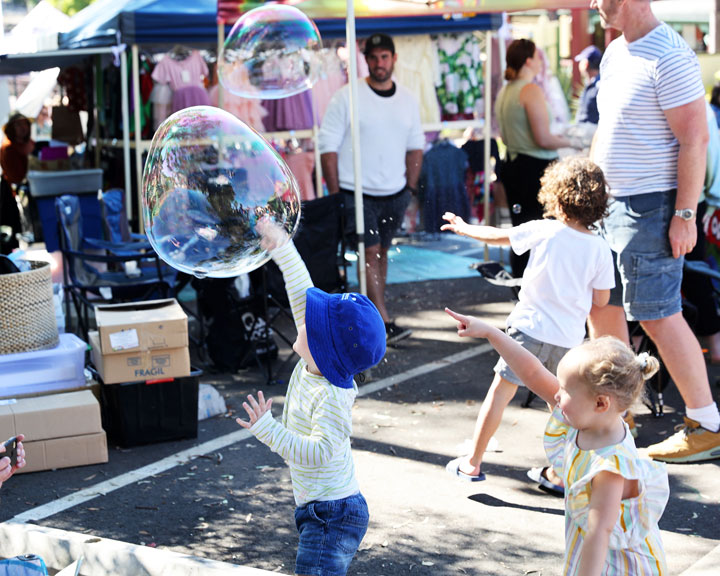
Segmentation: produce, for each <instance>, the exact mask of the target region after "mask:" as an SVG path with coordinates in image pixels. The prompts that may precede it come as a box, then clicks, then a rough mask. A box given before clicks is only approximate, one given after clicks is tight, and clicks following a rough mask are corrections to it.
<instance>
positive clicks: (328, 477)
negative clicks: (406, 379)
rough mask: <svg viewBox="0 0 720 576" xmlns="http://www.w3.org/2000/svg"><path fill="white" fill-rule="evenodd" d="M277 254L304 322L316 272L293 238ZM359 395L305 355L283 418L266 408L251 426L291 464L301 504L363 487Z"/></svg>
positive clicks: (290, 296) (294, 375)
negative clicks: (357, 460)
mask: <svg viewBox="0 0 720 576" xmlns="http://www.w3.org/2000/svg"><path fill="white" fill-rule="evenodd" d="M271 254H272V257H273V260H274V261H275V263H276V264H277V265H278V267H279V268H280V270H281V271H282V273H283V278H284V280H285V289H286V290H287V295H288V300H289V301H290V307H291V308H292V312H293V318H294V320H295V325H296V326H298V327H299V326H302V325H303V324H304V323H305V293H306V291H307V289H308V288H310V287H312V280H311V279H310V274H309V273H308V271H307V268H306V267H305V263H304V262H303V261H302V259H301V258H300V255H299V254H298V252H297V250H296V249H295V246H294V244H293V243H292V242H288V243H287V244H286V245H285V246H282V247H280V248H278V249H276V250H274V251H273V252H272V253H271ZM311 337H312V335H311V334H308V338H311ZM356 396H357V386H355V385H353V388H351V389H344V388H338V387H337V386H333V385H332V384H331V383H330V382H329V381H328V380H327V379H326V378H325V377H323V376H318V375H315V374H311V373H310V372H309V371H308V370H307V363H306V362H305V361H304V360H302V359H300V360H299V361H298V363H297V365H296V366H295V369H294V370H293V373H292V376H291V377H290V382H289V384H288V389H287V394H286V397H285V407H284V408H283V414H282V419H281V420H280V421H277V420H276V419H274V418H273V417H272V415H271V414H270V412H266V413H265V414H263V416H262V417H261V418H260V419H259V420H258V421H257V422H256V423H255V424H254V425H253V426H252V428H250V432H251V433H252V434H254V435H255V437H256V438H257V439H258V440H260V441H261V442H262V443H263V444H266V445H267V446H268V447H269V448H270V449H271V450H272V451H273V452H276V453H277V454H279V455H280V456H281V457H282V458H283V459H284V460H285V461H286V462H287V464H288V466H289V467H290V475H291V477H292V483H293V494H294V496H295V503H296V504H297V505H298V506H302V505H304V504H307V503H308V502H312V501H315V500H339V499H341V498H345V497H347V496H350V495H352V494H355V493H356V492H358V491H359V486H358V483H357V479H356V478H355V464H354V462H353V458H352V453H351V451H350V435H351V434H352V414H351V409H352V405H353V402H354V401H355V397H356Z"/></svg>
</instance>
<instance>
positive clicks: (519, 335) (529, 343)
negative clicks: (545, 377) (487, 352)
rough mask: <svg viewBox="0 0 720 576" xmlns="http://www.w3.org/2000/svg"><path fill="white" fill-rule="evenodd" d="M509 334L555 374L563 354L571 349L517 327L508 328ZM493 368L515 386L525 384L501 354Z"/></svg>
mask: <svg viewBox="0 0 720 576" xmlns="http://www.w3.org/2000/svg"><path fill="white" fill-rule="evenodd" d="M507 335H508V336H510V338H512V339H513V340H515V342H517V343H518V344H520V346H522V347H523V348H525V350H527V351H528V352H530V353H531V354H532V355H533V356H535V358H537V359H538V360H540V362H542V365H543V366H545V368H547V369H548V370H550V372H552V373H553V374H557V367H558V364H560V360H562V359H563V356H565V354H567V351H568V350H569V348H563V347H562V346H556V345H555V344H548V343H546V342H541V341H540V340H536V339H535V338H533V337H532V336H528V335H527V334H525V333H524V332H520V330H516V329H515V328H508V329H507ZM493 370H495V373H496V374H497V375H498V376H500V377H501V378H503V379H504V380H507V381H508V382H510V383H511V384H515V386H522V387H524V386H525V384H523V381H522V380H520V378H518V377H517V376H516V375H515V372H513V371H512V370H511V369H510V366H508V365H507V363H506V362H505V360H503V357H502V356H500V360H498V362H497V364H495V368H493Z"/></svg>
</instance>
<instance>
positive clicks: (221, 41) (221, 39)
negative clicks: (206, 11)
mask: <svg viewBox="0 0 720 576" xmlns="http://www.w3.org/2000/svg"><path fill="white" fill-rule="evenodd" d="M217 42H218V43H217V58H216V60H215V75H216V76H217V77H218V93H217V94H218V108H222V109H223V110H224V108H223V104H224V103H225V96H224V93H223V92H224V90H223V85H222V82H220V75H219V74H218V68H219V67H220V57H221V55H222V51H223V46H224V45H225V21H224V20H218V38H217Z"/></svg>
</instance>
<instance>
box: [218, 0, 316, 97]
mask: <svg viewBox="0 0 720 576" xmlns="http://www.w3.org/2000/svg"><path fill="white" fill-rule="evenodd" d="M321 49H322V40H321V39H320V33H319V32H318V29H317V26H315V23H314V22H313V21H312V20H310V19H309V18H308V17H307V16H306V15H305V14H303V13H302V12H301V11H300V10H298V9H297V8H295V7H293V6H287V5H284V4H273V5H268V6H261V7H258V8H254V9H253V10H250V11H248V12H246V13H245V14H243V15H242V16H241V17H240V19H238V21H237V22H236V23H235V25H234V26H233V27H232V30H231V31H230V34H229V35H228V37H227V40H225V44H224V45H223V50H222V53H221V54H220V58H219V59H218V76H219V78H220V82H221V83H222V85H223V87H224V88H225V89H226V90H228V91H230V92H232V93H233V94H237V95H238V96H243V97H245V98H263V99H277V98H286V97H288V96H292V95H294V94H299V93H300V92H304V91H305V90H307V89H308V88H312V87H313V85H314V84H315V83H316V82H317V80H318V77H319V68H318V54H319V52H320V50H321Z"/></svg>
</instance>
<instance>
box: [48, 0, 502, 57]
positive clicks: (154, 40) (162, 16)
mask: <svg viewBox="0 0 720 576" xmlns="http://www.w3.org/2000/svg"><path fill="white" fill-rule="evenodd" d="M315 23H316V24H317V27H318V29H319V31H320V35H321V36H322V37H323V38H338V37H342V36H345V20H344V19H339V18H333V19H316V20H315ZM501 24H502V17H501V15H500V14H497V13H495V14H478V15H475V16H472V17H467V18H449V19H446V18H444V17H443V16H441V15H438V16H413V17H405V18H358V19H357V20H356V25H355V28H356V34H357V35H358V37H363V36H369V35H370V34H372V33H373V32H385V33H388V34H424V33H440V32H462V31H469V30H490V29H497V28H499V27H500V25H501ZM123 42H124V43H127V44H140V45H153V44H211V45H212V44H215V43H216V42H217V0H98V1H97V2H95V3H93V4H91V5H90V6H88V7H87V8H85V9H84V10H82V11H80V12H79V13H78V14H76V15H75V16H74V17H73V18H72V20H71V29H70V30H69V31H68V32H65V33H61V34H60V35H59V47H60V48H61V49H76V48H90V47H97V46H111V45H116V44H119V43H123Z"/></svg>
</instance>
